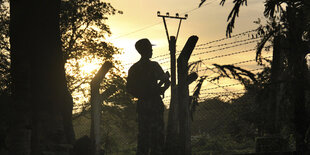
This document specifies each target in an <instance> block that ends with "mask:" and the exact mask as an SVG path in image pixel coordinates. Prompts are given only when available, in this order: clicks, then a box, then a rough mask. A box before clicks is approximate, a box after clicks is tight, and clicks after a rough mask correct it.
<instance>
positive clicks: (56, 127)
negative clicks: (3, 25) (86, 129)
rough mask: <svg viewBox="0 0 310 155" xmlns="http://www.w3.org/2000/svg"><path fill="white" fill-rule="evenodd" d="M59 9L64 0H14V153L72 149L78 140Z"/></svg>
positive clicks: (11, 10)
mask: <svg viewBox="0 0 310 155" xmlns="http://www.w3.org/2000/svg"><path fill="white" fill-rule="evenodd" d="M59 8H60V0H53V1H52V0H49V1H37V0H31V1H16V0H12V1H10V14H11V21H10V43H11V58H12V59H11V61H12V66H11V68H12V71H11V73H12V81H13V89H12V96H13V98H14V101H13V111H14V112H13V115H14V117H13V119H12V121H11V126H10V128H11V133H10V137H11V145H10V153H11V154H29V153H31V154H42V153H43V152H45V153H48V152H54V153H56V152H58V153H59V152H67V149H68V147H67V145H63V144H68V143H73V141H74V132H73V128H72V120H71V115H72V106H73V105H72V104H73V102H72V97H71V95H70V93H69V92H68V90H67V85H66V79H65V70H64V61H63V55H62V51H61V42H60V31H59ZM18 134H22V135H24V136H19V137H18ZM56 150H58V151H56Z"/></svg>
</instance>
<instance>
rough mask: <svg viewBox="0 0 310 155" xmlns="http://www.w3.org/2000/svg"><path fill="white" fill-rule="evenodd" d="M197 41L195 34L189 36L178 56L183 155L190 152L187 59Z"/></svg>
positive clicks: (181, 147) (188, 154)
mask: <svg viewBox="0 0 310 155" xmlns="http://www.w3.org/2000/svg"><path fill="white" fill-rule="evenodd" d="M197 41H198V37H197V36H191V37H190V38H189V39H188V40H187V42H186V44H185V46H184V47H183V50H182V51H181V54H180V56H179V57H178V60H177V61H178V64H177V68H178V91H177V92H178V103H179V111H178V112H179V119H180V122H179V127H180V134H179V142H180V152H181V153H182V154H184V155H190V154H191V129H190V127H191V122H190V121H191V120H190V112H189V101H190V99H189V90H188V81H187V80H188V60H189V58H190V56H191V54H192V52H193V50H194V48H195V46H196V43H197Z"/></svg>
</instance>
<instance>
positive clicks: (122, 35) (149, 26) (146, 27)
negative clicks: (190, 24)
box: [113, 0, 216, 39]
mask: <svg viewBox="0 0 310 155" xmlns="http://www.w3.org/2000/svg"><path fill="white" fill-rule="evenodd" d="M215 1H216V0H213V1H212V2H209V3H206V4H205V5H203V6H207V5H210V4H211V3H213V2H215ZM203 6H202V7H203ZM199 8H201V7H199ZM199 8H194V9H191V10H188V11H186V12H183V13H181V14H186V13H189V12H193V11H195V10H197V9H199ZM167 20H169V19H167ZM158 24H161V22H157V23H154V24H152V25H148V26H145V27H142V28H140V29H137V30H134V31H131V32H128V33H125V34H121V35H119V36H117V37H115V38H113V39H118V38H122V37H124V36H128V35H131V34H133V33H137V32H140V31H143V30H145V29H149V28H151V27H154V26H156V25H158Z"/></svg>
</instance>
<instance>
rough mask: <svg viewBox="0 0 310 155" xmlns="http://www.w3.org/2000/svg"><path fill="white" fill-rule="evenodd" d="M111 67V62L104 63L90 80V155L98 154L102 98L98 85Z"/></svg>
mask: <svg viewBox="0 0 310 155" xmlns="http://www.w3.org/2000/svg"><path fill="white" fill-rule="evenodd" d="M111 67H112V63H111V62H105V63H104V64H103V65H102V66H101V68H100V69H99V71H98V72H97V74H96V75H95V77H94V78H93V79H92V81H91V84H90V88H91V97H90V102H91V131H90V138H91V139H92V155H99V154H100V139H101V136H100V118H101V103H102V101H103V98H102V97H101V95H100V93H99V88H100V83H101V81H102V80H103V78H104V77H105V75H106V74H107V73H108V71H109V69H110V68H111Z"/></svg>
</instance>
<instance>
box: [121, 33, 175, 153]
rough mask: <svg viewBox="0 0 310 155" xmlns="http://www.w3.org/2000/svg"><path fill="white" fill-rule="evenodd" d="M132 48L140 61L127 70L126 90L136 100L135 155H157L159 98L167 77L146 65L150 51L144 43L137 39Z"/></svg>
mask: <svg viewBox="0 0 310 155" xmlns="http://www.w3.org/2000/svg"><path fill="white" fill-rule="evenodd" d="M135 47H136V49H137V51H138V52H139V54H140V55H141V59H140V60H139V61H138V62H136V63H135V64H134V65H132V66H131V67H130V69H129V71H128V78H127V86H126V87H127V91H128V92H129V93H130V94H132V95H133V96H134V97H136V98H138V104H137V112H138V124H139V127H138V129H139V133H138V149H137V155H148V154H149V153H150V154H151V155H160V154H162V149H163V145H164V121H163V112H164V104H163V102H162V99H161V96H160V95H163V94H164V92H165V91H166V90H167V88H168V87H169V85H170V81H169V73H167V74H165V73H164V71H163V69H162V68H161V67H160V65H159V64H158V63H157V62H154V61H150V58H151V57H152V54H153V53H152V52H153V49H152V44H151V43H150V41H149V40H148V39H140V40H139V41H137V42H136V44H135Z"/></svg>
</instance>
